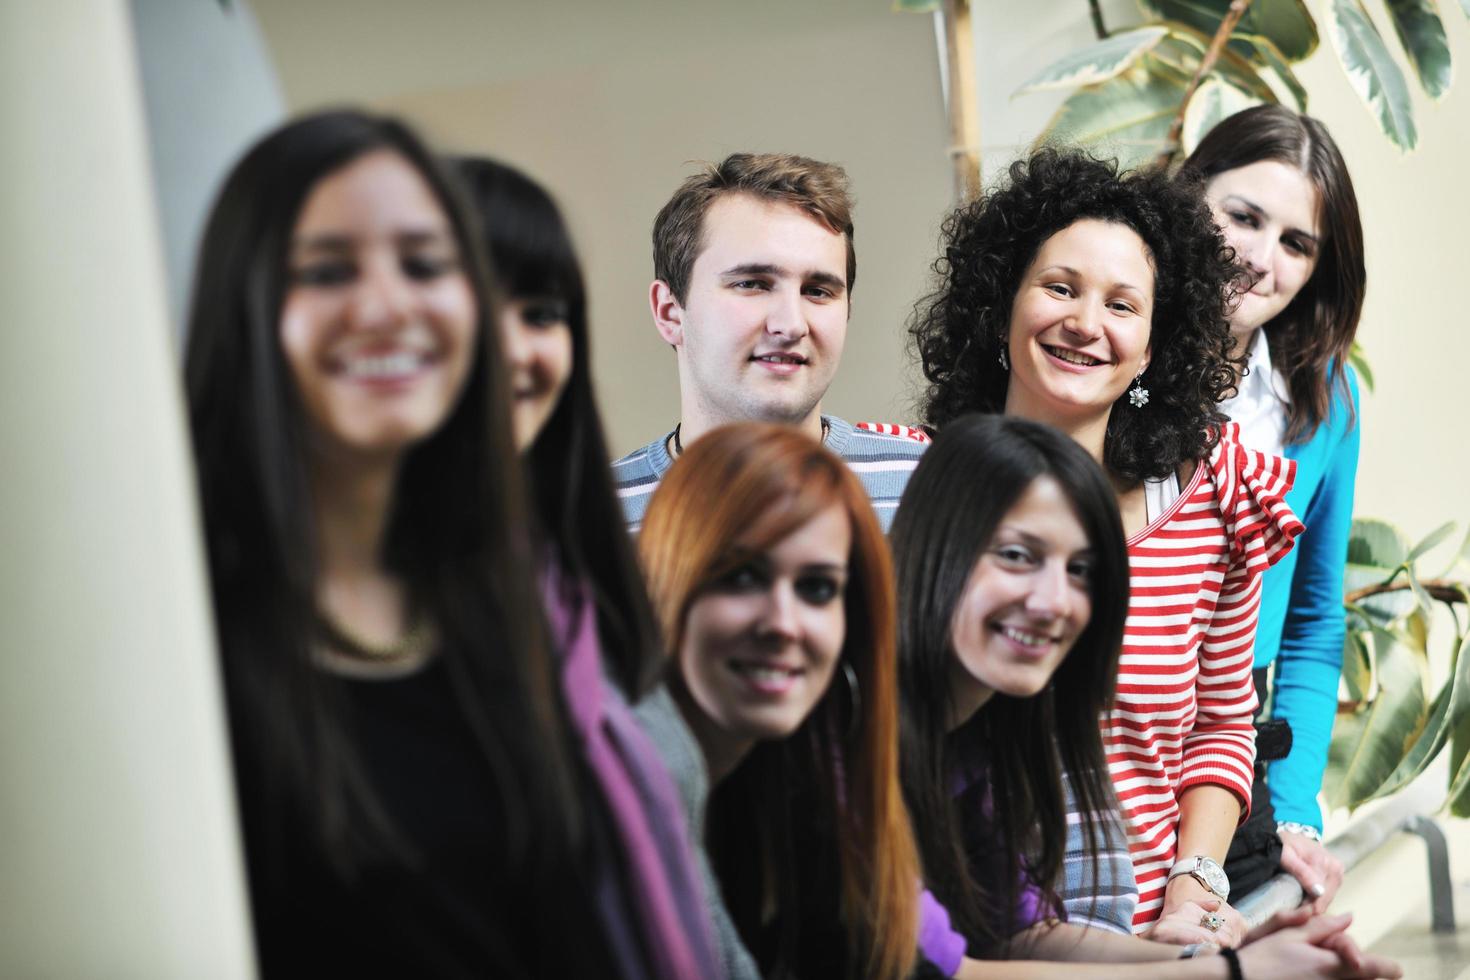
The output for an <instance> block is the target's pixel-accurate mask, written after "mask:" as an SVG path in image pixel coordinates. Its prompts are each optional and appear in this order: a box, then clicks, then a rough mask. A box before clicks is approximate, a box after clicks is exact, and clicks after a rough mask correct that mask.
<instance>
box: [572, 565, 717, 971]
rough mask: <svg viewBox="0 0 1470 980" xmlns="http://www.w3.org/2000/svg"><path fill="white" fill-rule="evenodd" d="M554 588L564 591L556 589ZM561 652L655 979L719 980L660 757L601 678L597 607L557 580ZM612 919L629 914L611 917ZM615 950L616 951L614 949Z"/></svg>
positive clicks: (674, 795)
mask: <svg viewBox="0 0 1470 980" xmlns="http://www.w3.org/2000/svg"><path fill="white" fill-rule="evenodd" d="M559 586H560V587H559ZM543 595H544V597H545V602H546V612H547V617H548V619H549V620H550V623H551V628H552V630H553V633H554V635H555V636H556V637H557V638H558V639H559V641H560V644H559V646H560V650H561V653H562V658H563V661H562V689H563V692H564V694H565V696H566V702H567V709H568V711H569V713H570V715H571V722H572V727H573V728H574V729H575V730H576V732H577V734H578V736H579V737H580V738H581V741H582V749H583V752H584V753H585V755H586V762H587V766H588V768H589V769H590V770H591V772H592V774H593V776H594V778H595V779H596V781H597V785H598V787H599V789H601V791H602V795H603V798H604V799H605V801H606V803H607V808H608V812H609V813H610V814H611V816H612V823H613V826H614V829H615V838H616V841H617V843H618V844H620V845H621V846H622V851H623V856H624V859H625V864H626V868H627V878H628V881H627V887H626V892H627V893H628V897H629V898H631V899H632V900H633V902H634V903H635V906H636V907H635V909H634V910H633V911H634V917H635V918H636V919H637V920H638V924H639V926H640V927H641V932H642V934H643V938H644V940H645V942H644V945H645V946H646V948H647V950H648V954H649V957H650V959H651V965H652V968H653V971H654V973H653V976H654V977H656V978H659V980H682V978H686V977H720V976H722V975H723V970H722V968H721V966H720V960H719V958H718V957H717V956H716V953H715V946H714V941H713V935H714V930H713V927H712V926H711V924H710V922H709V919H708V916H707V914H706V912H705V903H704V900H703V892H702V890H701V886H700V884H699V881H698V879H697V878H696V877H695V873H694V868H695V863H694V854H693V851H692V850H691V848H690V846H689V839H688V836H687V833H686V830H685V820H684V816H683V805H682V804H681V803H680V801H679V796H678V792H677V790H676V788H675V786H674V781H673V778H672V777H671V776H670V775H669V772H668V770H667V769H666V768H664V765H663V762H662V761H661V760H660V758H659V755H658V751H657V750H656V749H655V748H654V746H653V744H652V743H651V742H650V741H649V740H648V736H647V735H645V734H644V733H643V730H642V728H640V727H639V725H638V723H637V721H636V720H635V719H634V717H633V713H632V711H631V710H629V708H628V706H627V704H626V703H624V701H623V700H622V698H620V697H618V696H617V694H616V693H615V692H613V691H610V690H608V681H607V680H606V679H605V678H604V677H603V673H602V655H601V648H600V645H599V643H598V639H597V618H596V615H595V610H594V604H593V603H592V601H591V599H590V598H589V597H588V595H587V592H586V589H585V587H583V586H581V585H580V584H577V585H571V586H570V587H568V585H567V584H566V583H565V582H564V580H562V579H561V576H560V575H558V574H557V573H555V572H552V573H551V574H549V575H548V576H547V578H546V581H545V585H544V588H543ZM605 911H608V912H612V913H613V915H612V916H611V918H613V919H618V918H622V914H621V913H624V912H626V910H618V909H608V910H605ZM615 945H616V943H615Z"/></svg>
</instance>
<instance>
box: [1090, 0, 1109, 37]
mask: <svg viewBox="0 0 1470 980" xmlns="http://www.w3.org/2000/svg"><path fill="white" fill-rule="evenodd" d="M1087 6H1088V8H1089V9H1090V10H1091V11H1092V30H1093V32H1094V33H1096V34H1097V39H1098V40H1099V41H1102V40H1104V39H1106V38H1107V36H1108V26H1107V25H1106V24H1104V23H1103V19H1102V2H1101V0H1087Z"/></svg>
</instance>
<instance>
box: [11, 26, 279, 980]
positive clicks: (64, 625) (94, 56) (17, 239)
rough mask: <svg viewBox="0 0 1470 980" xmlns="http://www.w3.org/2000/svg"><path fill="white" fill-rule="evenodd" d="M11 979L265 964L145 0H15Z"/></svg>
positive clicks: (209, 972)
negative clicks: (200, 508)
mask: <svg viewBox="0 0 1470 980" xmlns="http://www.w3.org/2000/svg"><path fill="white" fill-rule="evenodd" d="M0 145H3V146H4V152H3V153H0V229H3V234H0V270H3V271H0V975H5V976H42V975H44V976H57V977H82V978H85V977H149V978H171V977H179V978H197V977H206V976H207V977H211V978H228V977H248V976H250V975H251V974H252V973H253V959H252V954H251V944H250V934H249V923H248V920H247V914H246V902H245V891H244V879H243V874H242V868H241V862H240V855H239V845H238V837H237V832H236V826H235V816H234V808H233V801H232V783H231V777H230V770H229V766H228V753H227V746H226V739H225V728H224V720H223V712H222V703H221V697H220V688H219V677H218V669H217V664H216V660H215V653H214V649H213V641H212V633H211V625H210V615H209V610H208V604H207V600H206V589H205V576H204V567H203V561H202V558H203V556H202V553H201V548H200V543H199V538H198V530H197V525H198V520H197V508H196V504H195V501H194V495H193V490H192V470H191V465H190V462H189V457H188V449H187V438H186V433H185V425H184V416H183V411H182V399H181V396H180V384H179V378H178V372H177V368H176V366H175V364H176V362H175V358H174V356H173V352H172V350H171V346H170V331H169V326H168V315H167V303H166V298H165V297H166V293H165V285H164V274H163V263H162V257H161V255H162V253H161V249H160V244H159V235H158V229H157V218H156V213H155V207H154V201H153V196H152V191H151V187H150V177H149V169H148V159H147V137H146V133H145V131H144V117H143V107H142V97H141V94H140V86H139V81H138V70H137V65H136V63H135V53H134V44H133V36H132V31H131V26H130V23H129V20H128V5H127V3H126V2H125V0H60V2H56V3H25V4H21V3H5V4H0Z"/></svg>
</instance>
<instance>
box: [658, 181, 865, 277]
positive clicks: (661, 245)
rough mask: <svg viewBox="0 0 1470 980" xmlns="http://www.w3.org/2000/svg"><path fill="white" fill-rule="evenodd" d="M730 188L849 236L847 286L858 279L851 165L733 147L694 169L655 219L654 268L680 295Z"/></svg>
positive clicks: (847, 237) (734, 191) (732, 192)
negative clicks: (708, 219)
mask: <svg viewBox="0 0 1470 980" xmlns="http://www.w3.org/2000/svg"><path fill="white" fill-rule="evenodd" d="M726 194H751V195H753V196H755V197H758V198H762V199H763V200H767V201H779V202H781V203H783V204H789V205H791V206H792V207H794V208H798V209H800V210H802V211H805V212H806V213H807V214H809V215H811V216H812V217H813V218H814V219H815V220H817V221H819V222H821V223H822V224H823V225H825V226H826V227H827V229H828V230H829V231H833V232H841V233H842V234H843V236H844V237H845V238H846V239H847V289H848V292H849V293H851V292H852V285H853V283H854V282H856V281H857V253H856V252H854V251H853V247H852V195H851V193H850V192H849V190H848V181H847V171H845V170H843V169H842V168H841V167H839V166H838V165H837V164H835V163H823V162H821V161H820V160H812V159H809V158H807V157H799V156H793V155H791V154H789V153H732V154H730V155H729V156H727V157H725V159H723V160H721V161H720V162H719V163H718V164H712V163H707V164H705V165H704V166H703V167H702V168H701V169H700V171H699V172H698V173H696V174H692V175H690V176H689V177H688V178H686V179H685V181H684V183H682V184H680V185H679V189H678V190H677V191H675V192H674V196H673V197H671V198H669V202H668V203H667V204H665V205H664V206H663V209H662V210H660V211H659V213H658V217H657V218H655V219H654V221H653V274H654V276H655V277H656V278H658V279H660V280H662V281H663V282H665V283H667V284H668V286H669V289H671V290H673V293H674V298H675V299H677V300H678V301H679V302H680V303H683V302H684V301H685V300H686V299H687V298H688V290H689V273H690V272H691V271H692V270H693V268H694V260H695V258H696V257H697V256H698V255H699V253H700V251H702V250H703V248H704V216H705V214H706V212H708V211H709V209H710V205H712V204H714V202H715V201H717V200H719V198H720V197H722V196H724V195H726Z"/></svg>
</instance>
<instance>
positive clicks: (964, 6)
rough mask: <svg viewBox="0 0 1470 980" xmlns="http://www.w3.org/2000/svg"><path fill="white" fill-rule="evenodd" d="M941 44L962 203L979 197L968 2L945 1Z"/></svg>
mask: <svg viewBox="0 0 1470 980" xmlns="http://www.w3.org/2000/svg"><path fill="white" fill-rule="evenodd" d="M944 42H945V43H944V48H945V57H946V58H947V59H948V61H949V156H950V160H951V161H952V162H953V164H954V191H955V198H956V199H957V200H958V201H960V202H961V203H963V202H965V201H969V200H971V199H973V198H975V197H977V196H979V194H980V110H979V107H978V106H977V105H976V99H977V97H978V96H977V93H976V87H975V45H974V42H973V40H972V35H971V32H970V0H944Z"/></svg>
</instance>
